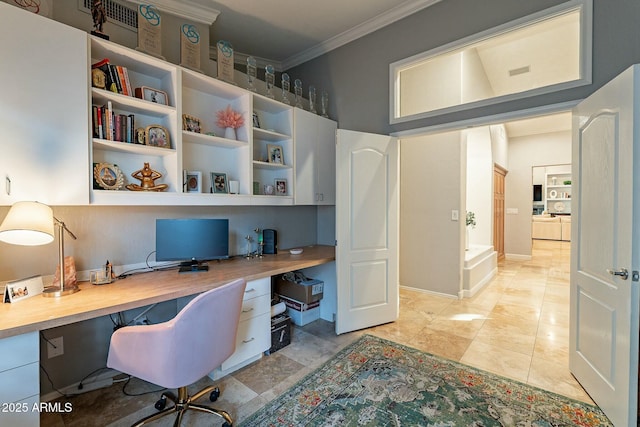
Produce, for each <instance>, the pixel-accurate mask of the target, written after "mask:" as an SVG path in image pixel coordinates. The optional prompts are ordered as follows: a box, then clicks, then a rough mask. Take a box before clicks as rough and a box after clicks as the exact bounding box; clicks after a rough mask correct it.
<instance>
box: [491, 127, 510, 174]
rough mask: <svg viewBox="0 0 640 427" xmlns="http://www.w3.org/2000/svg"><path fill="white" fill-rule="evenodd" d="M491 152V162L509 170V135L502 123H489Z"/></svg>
mask: <svg viewBox="0 0 640 427" xmlns="http://www.w3.org/2000/svg"><path fill="white" fill-rule="evenodd" d="M489 129H491V152H492V153H493V163H495V164H497V165H500V166H502V167H503V168H505V169H506V170H509V137H508V136H507V130H506V128H505V126H504V125H502V124H501V125H491V126H489Z"/></svg>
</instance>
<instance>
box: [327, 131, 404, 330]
mask: <svg viewBox="0 0 640 427" xmlns="http://www.w3.org/2000/svg"><path fill="white" fill-rule="evenodd" d="M398 163H399V155H398V141H397V139H396V138H392V137H389V136H382V135H372V134H366V133H361V132H353V131H346V130H341V129H339V130H338V132H337V147H336V182H337V185H336V240H337V246H336V275H337V279H338V284H337V313H336V333H338V334H341V333H345V332H349V331H353V330H356V329H362V328H367V327H370V326H374V325H379V324H382V323H387V322H393V321H394V320H396V319H397V318H398V310H399V308H398V305H399V297H398V237H399V233H398V209H399V192H400V188H399V178H398V177H399V175H398V173H399V168H398Z"/></svg>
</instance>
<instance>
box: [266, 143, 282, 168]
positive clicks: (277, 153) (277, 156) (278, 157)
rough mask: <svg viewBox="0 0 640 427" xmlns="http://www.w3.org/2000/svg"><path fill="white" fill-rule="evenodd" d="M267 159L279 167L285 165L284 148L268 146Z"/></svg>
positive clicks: (273, 145)
mask: <svg viewBox="0 0 640 427" xmlns="http://www.w3.org/2000/svg"><path fill="white" fill-rule="evenodd" d="M267 154H268V156H267V158H268V162H269V163H275V164H279V165H283V164H284V156H283V152H282V146H280V145H275V144H267Z"/></svg>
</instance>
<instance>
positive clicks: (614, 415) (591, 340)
mask: <svg viewBox="0 0 640 427" xmlns="http://www.w3.org/2000/svg"><path fill="white" fill-rule="evenodd" d="M639 95H640V67H639V66H637V65H636V66H633V67H631V68H629V69H628V70H627V71H625V72H623V73H622V74H621V75H620V76H618V77H616V78H615V79H614V80H612V81H611V82H609V83H607V84H606V85H604V86H603V87H602V88H600V89H599V90H598V91H596V92H595V93H594V94H592V95H591V96H589V97H588V98H587V99H586V100H584V101H582V102H581V103H580V104H578V106H577V107H576V108H575V109H574V111H573V158H572V164H573V170H574V171H575V173H574V181H573V185H574V187H573V189H572V191H573V193H572V196H573V197H572V203H573V217H572V219H571V224H572V226H573V229H572V233H571V235H572V239H571V303H570V326H569V333H570V352H569V368H570V369H571V373H573V375H574V376H575V377H576V379H577V380H578V381H579V382H580V384H581V385H582V386H583V387H584V389H585V390H586V391H587V393H589V396H591V398H592V399H593V400H594V402H595V403H596V404H598V406H600V408H601V409H602V410H603V411H604V412H605V414H606V415H607V417H609V419H610V420H611V421H612V422H613V424H614V425H616V426H636V419H637V410H636V409H637V399H638V335H639V332H638V331H639V327H638V319H639V311H640V310H639V298H638V292H639V289H638V273H637V270H639V269H640V264H639V257H638V255H639V251H640V239H639V238H638V236H640V229H639V228H638V225H640V211H639V209H638V206H639V202H638V188H635V187H636V186H637V185H638V182H640V181H639V179H638V178H639V176H640V175H639V172H638V167H637V165H638V161H639V160H640V156H639V153H640V138H639V137H638V132H637V126H638V124H639V123H640V109H639V108H638V105H639V104H638V101H639V100H640V97H639ZM627 272H628V273H627ZM627 274H628V275H627Z"/></svg>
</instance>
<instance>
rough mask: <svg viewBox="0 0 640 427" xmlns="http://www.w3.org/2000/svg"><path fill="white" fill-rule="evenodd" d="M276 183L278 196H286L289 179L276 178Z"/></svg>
mask: <svg viewBox="0 0 640 427" xmlns="http://www.w3.org/2000/svg"><path fill="white" fill-rule="evenodd" d="M274 185H275V187H276V196H286V195H287V180H286V179H284V178H276V179H275V180H274Z"/></svg>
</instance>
